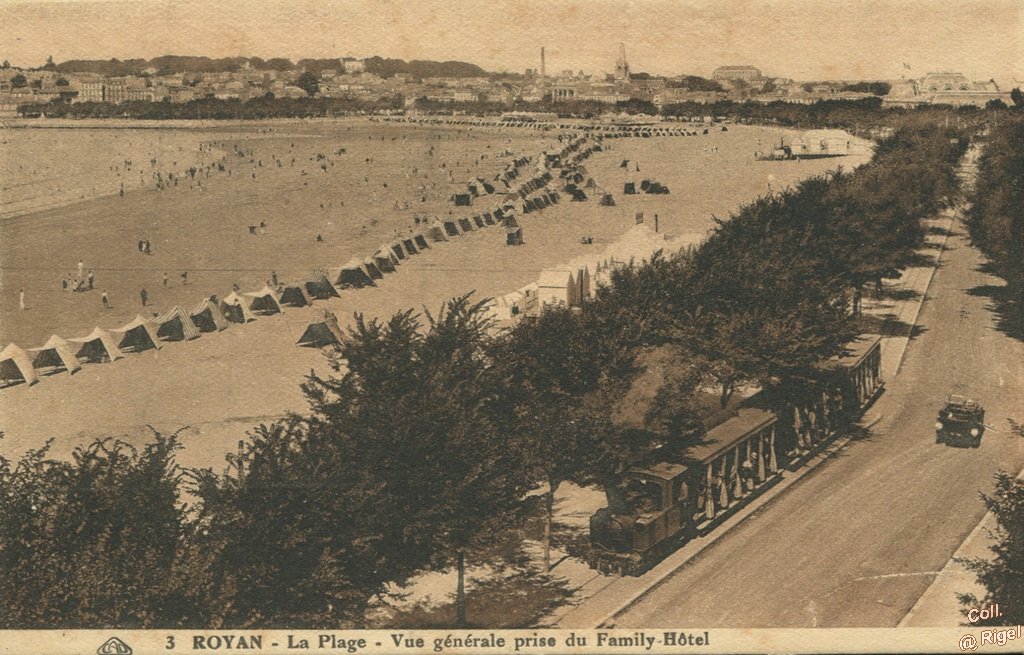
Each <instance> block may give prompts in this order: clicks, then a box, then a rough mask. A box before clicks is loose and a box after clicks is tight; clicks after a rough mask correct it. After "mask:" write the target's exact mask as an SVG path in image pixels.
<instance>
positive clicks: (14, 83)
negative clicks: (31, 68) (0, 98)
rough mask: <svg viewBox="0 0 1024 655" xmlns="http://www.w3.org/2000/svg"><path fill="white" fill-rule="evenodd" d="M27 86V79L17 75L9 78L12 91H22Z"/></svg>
mask: <svg viewBox="0 0 1024 655" xmlns="http://www.w3.org/2000/svg"><path fill="white" fill-rule="evenodd" d="M26 86H28V79H26V78H25V76H24V75H22V74H21V73H18V74H17V75H15V76H14V77H12V78H11V87H12V88H14V89H23V88H25V87H26Z"/></svg>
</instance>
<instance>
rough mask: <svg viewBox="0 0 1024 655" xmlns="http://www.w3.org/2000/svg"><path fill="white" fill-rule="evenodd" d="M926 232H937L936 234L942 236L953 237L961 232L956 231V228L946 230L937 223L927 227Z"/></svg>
mask: <svg viewBox="0 0 1024 655" xmlns="http://www.w3.org/2000/svg"><path fill="white" fill-rule="evenodd" d="M927 233H928V234H937V235H939V236H942V237H954V236H960V235H961V234H962V233H961V232H957V231H956V230H947V229H946V228H944V227H940V226H938V225H933V226H931V227H929V228H928V229H927Z"/></svg>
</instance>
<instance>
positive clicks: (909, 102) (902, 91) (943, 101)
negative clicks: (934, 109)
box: [883, 72, 1012, 107]
mask: <svg viewBox="0 0 1024 655" xmlns="http://www.w3.org/2000/svg"><path fill="white" fill-rule="evenodd" d="M992 100H1000V101H1002V102H1004V103H1006V104H1007V105H1009V104H1011V102H1012V101H1011V100H1010V94H1009V93H1006V92H1003V91H1000V89H999V86H998V85H997V84H996V83H995V82H993V81H988V82H972V81H971V80H969V79H968V78H967V76H965V75H964V74H963V73H953V72H942V73H928V74H927V75H925V76H924V77H923V78H921V79H920V80H900V82H898V83H894V84H893V87H892V89H891V90H890V91H889V95H887V96H885V98H884V99H883V104H884V105H885V106H889V107H898V106H913V105H921V104H930V105H954V106H964V105H973V106H975V107H984V106H985V105H986V104H987V103H989V102H991V101H992Z"/></svg>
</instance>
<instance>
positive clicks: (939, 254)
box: [893, 216, 956, 377]
mask: <svg viewBox="0 0 1024 655" xmlns="http://www.w3.org/2000/svg"><path fill="white" fill-rule="evenodd" d="M955 220H956V216H948V217H946V226H945V230H946V235H945V236H944V237H943V238H942V241H941V242H940V243H939V252H937V253H935V261H934V263H933V264H932V266H931V272H930V273H929V274H928V282H927V283H925V285H924V289H923V290H922V291H921V299H920V301H919V302H918V303H917V309H915V310H914V317H913V318H912V319H911V321H910V329H909V330H908V331H907V340H906V341H905V342H904V343H903V350H901V351H900V358H899V361H898V363H897V364H896V372H895V373H893V377H895V376H896V375H899V372H900V369H901V368H903V360H904V358H906V356H907V348H909V347H910V341H911V339H912V338H913V337H912V335H913V334H914V328H916V327H917V318H918V317H919V316H920V315H921V308H922V307H924V301H925V300H926V299H927V297H928V290H929V289H931V287H932V280H933V279H934V278H935V273H936V272H937V271H938V270H939V263H940V260H941V259H942V253H944V252H945V251H946V242H948V241H949V234H950V232H951V231H952V228H953V221H955Z"/></svg>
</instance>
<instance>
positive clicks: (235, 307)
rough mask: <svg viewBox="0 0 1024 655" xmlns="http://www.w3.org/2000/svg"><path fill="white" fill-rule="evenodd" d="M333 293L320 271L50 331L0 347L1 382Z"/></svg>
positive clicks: (75, 366)
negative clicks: (88, 326) (114, 323)
mask: <svg viewBox="0 0 1024 655" xmlns="http://www.w3.org/2000/svg"><path fill="white" fill-rule="evenodd" d="M330 295H334V296H337V295H338V293H337V290H336V289H335V288H334V287H333V285H331V283H330V281H329V280H327V278H326V277H325V276H324V275H323V274H322V273H317V274H314V275H313V276H312V277H311V278H310V279H309V280H307V281H306V282H305V283H302V284H294V285H282V286H281V287H279V288H278V289H272V288H270V287H264V288H263V289H260V290H259V291H253V292H246V293H242V294H239V293H236V292H232V293H231V294H229V295H228V296H226V297H224V298H223V299H220V300H218V299H217V297H216V296H211V297H209V298H204V299H202V300H201V301H200V302H199V304H197V305H196V306H195V307H193V308H192V309H191V310H190V311H186V310H185V309H183V308H182V307H181V306H179V305H175V306H174V307H172V308H171V309H170V310H169V311H166V312H164V313H163V314H156V315H154V316H152V317H145V316H142V315H141V314H139V315H136V316H135V318H134V319H132V320H131V321H129V322H128V323H126V324H124V325H122V326H120V327H118V328H113V329H104V328H100V327H97V328H94V329H93V330H92V332H90V333H89V334H87V335H85V336H82V337H75V338H68V339H65V338H63V337H60V336H57V335H53V336H51V337H50V338H49V339H48V340H47V341H46V343H44V344H43V345H42V346H39V347H37V348H29V349H27V350H26V349H23V348H21V347H19V346H18V345H16V344H13V343H12V344H9V345H8V346H7V347H6V348H4V350H3V351H2V352H0V386H11V385H14V384H20V383H27V384H34V383H35V382H38V381H39V379H40V377H41V376H46V375H50V374H54V373H60V372H67V373H69V374H73V373H75V372H77V371H79V370H81V368H82V366H83V365H84V364H101V363H109V362H114V361H117V360H118V359H122V358H123V357H125V355H127V354H131V353H138V352H143V351H146V350H159V349H160V348H161V347H162V346H163V342H166V341H191V340H193V339H197V338H199V337H200V336H201V335H202V334H203V333H204V332H219V331H221V330H224V329H226V328H227V327H228V326H229V325H230V324H231V323H246V322H248V321H251V320H255V318H256V317H257V316H259V315H267V314H275V313H280V312H281V311H283V310H282V306H283V305H287V304H292V305H302V304H309V303H310V302H311V301H312V298H314V297H325V296H330Z"/></svg>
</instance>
